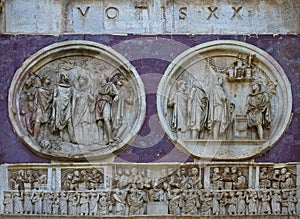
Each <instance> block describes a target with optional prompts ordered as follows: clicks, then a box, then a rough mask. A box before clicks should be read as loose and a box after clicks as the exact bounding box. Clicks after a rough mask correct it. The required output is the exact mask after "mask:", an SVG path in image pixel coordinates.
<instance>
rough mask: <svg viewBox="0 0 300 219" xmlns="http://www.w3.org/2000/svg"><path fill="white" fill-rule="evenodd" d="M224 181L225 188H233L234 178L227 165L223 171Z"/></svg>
mask: <svg viewBox="0 0 300 219" xmlns="http://www.w3.org/2000/svg"><path fill="white" fill-rule="evenodd" d="M222 181H223V182H224V189H229V190H231V189H232V178H231V174H230V169H229V167H225V168H224V171H223V173H222Z"/></svg>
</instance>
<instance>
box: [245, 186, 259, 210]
mask: <svg viewBox="0 0 300 219" xmlns="http://www.w3.org/2000/svg"><path fill="white" fill-rule="evenodd" d="M246 203H247V204H248V212H249V214H257V213H258V196H257V193H256V192H255V191H250V194H249V195H247V196H246Z"/></svg>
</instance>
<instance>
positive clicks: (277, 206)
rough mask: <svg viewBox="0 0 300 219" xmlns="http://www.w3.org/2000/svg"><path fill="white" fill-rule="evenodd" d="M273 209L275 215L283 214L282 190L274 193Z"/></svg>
mask: <svg viewBox="0 0 300 219" xmlns="http://www.w3.org/2000/svg"><path fill="white" fill-rule="evenodd" d="M271 207H272V213H273V214H280V213H281V194H280V190H275V191H273V194H272V196H271Z"/></svg>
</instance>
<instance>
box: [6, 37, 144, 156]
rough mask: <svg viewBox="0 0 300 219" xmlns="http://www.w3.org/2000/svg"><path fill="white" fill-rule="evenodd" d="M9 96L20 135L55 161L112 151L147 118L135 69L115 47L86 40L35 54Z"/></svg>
mask: <svg viewBox="0 0 300 219" xmlns="http://www.w3.org/2000/svg"><path fill="white" fill-rule="evenodd" d="M9 100H10V107H9V113H10V118H11V121H12V124H13V127H14V129H15V130H16V132H17V134H18V135H19V137H20V138H21V139H22V140H23V141H24V142H25V143H26V144H27V145H28V146H29V147H30V148H31V149H32V150H34V151H35V152H37V153H39V154H42V155H45V156H50V157H52V158H54V159H75V160H76V159H77V160H82V159H85V158H89V157H97V156H103V155H108V154H110V153H112V152H114V151H116V150H118V149H120V148H121V147H123V146H124V145H125V144H126V143H127V142H128V141H129V140H131V138H132V137H133V136H135V134H136V133H137V131H138V130H139V128H140V127H141V125H142V123H143V121H144V117H145V95H144V87H143V84H142V82H141V80H140V78H139V76H138V75H137V72H136V71H135V69H134V68H133V67H132V66H131V65H130V64H129V63H128V62H127V61H126V60H125V59H124V58H123V57H121V56H120V55H119V54H117V53H116V52H114V51H113V50H112V49H109V48H108V47H105V46H103V45H100V44H96V43H92V42H88V41H69V42H64V43H58V44H54V45H51V46H49V47H47V48H44V49H42V50H40V51H39V52H37V53H35V54H34V55H33V56H31V57H30V58H29V59H28V60H26V61H25V62H24V64H23V66H22V67H21V68H20V69H19V70H18V71H17V72H16V74H15V77H14V79H13V81H12V84H11V88H10V95H9Z"/></svg>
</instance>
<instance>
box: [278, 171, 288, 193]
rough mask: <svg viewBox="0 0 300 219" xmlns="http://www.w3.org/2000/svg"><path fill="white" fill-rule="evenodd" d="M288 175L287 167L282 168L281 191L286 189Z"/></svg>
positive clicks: (280, 177)
mask: <svg viewBox="0 0 300 219" xmlns="http://www.w3.org/2000/svg"><path fill="white" fill-rule="evenodd" d="M286 173H287V169H286V168H285V167H283V168H281V170H280V176H279V180H280V188H281V189H286Z"/></svg>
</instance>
